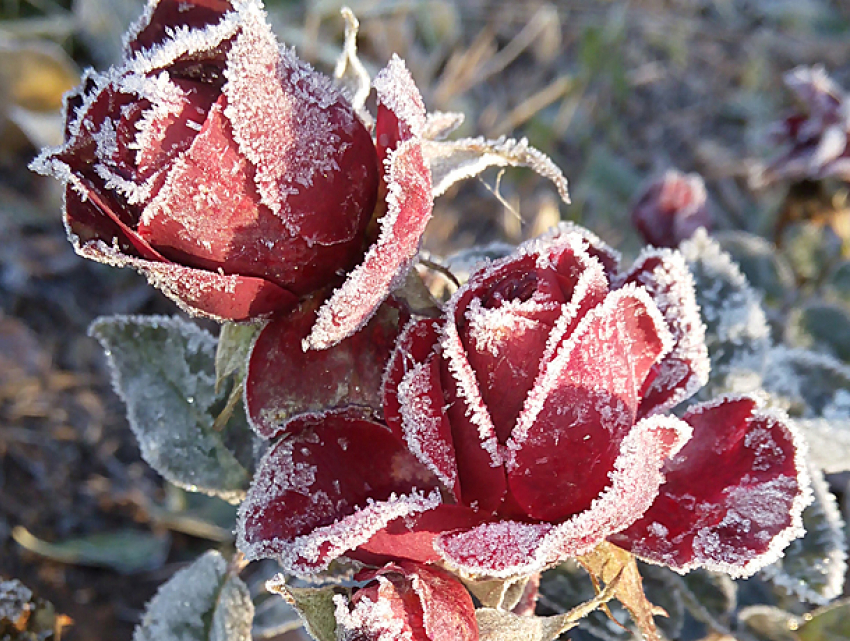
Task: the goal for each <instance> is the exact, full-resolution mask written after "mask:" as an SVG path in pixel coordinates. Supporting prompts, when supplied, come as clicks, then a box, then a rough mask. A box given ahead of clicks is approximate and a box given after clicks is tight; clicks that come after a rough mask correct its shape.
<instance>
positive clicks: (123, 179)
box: [33, 0, 380, 321]
mask: <svg viewBox="0 0 850 641" xmlns="http://www.w3.org/2000/svg"><path fill="white" fill-rule="evenodd" d="M65 117H66V128H65V142H64V143H63V144H62V145H61V146H60V147H58V148H55V149H49V150H46V151H44V152H43V153H42V154H41V156H39V157H38V158H37V159H36V160H35V161H34V162H33V168H34V169H35V170H36V171H39V172H41V173H44V174H50V175H53V176H55V177H57V178H59V179H60V180H62V181H64V182H65V183H66V189H65V210H64V217H65V223H66V227H67V229H68V233H69V236H70V238H71V241H72V243H73V244H74V246H75V248H76V250H77V252H78V253H80V254H81V255H83V256H86V257H88V258H92V259H94V260H98V261H101V262H105V263H108V264H112V265H118V266H132V267H135V268H136V269H138V270H139V271H141V272H142V273H144V274H145V275H146V276H147V277H148V279H149V280H150V281H151V283H152V284H154V285H155V286H157V287H158V288H160V289H161V290H162V291H163V292H165V293H166V294H167V295H168V296H170V297H171V298H173V299H174V300H175V301H177V303H178V304H179V305H181V306H182V307H183V308H184V309H186V310H187V311H189V312H191V313H194V314H200V315H205V316H209V317H212V318H215V319H218V320H236V321H244V320H249V319H253V318H257V317H259V316H264V315H268V314H269V313H270V312H272V311H275V310H279V309H286V308H290V307H292V306H293V305H294V304H295V303H296V302H297V301H298V300H299V299H300V298H302V297H304V296H305V295H307V294H309V293H311V292H314V291H316V290H319V289H322V288H327V287H329V286H336V285H338V284H340V283H341V282H342V280H343V279H344V274H345V273H346V272H348V271H349V270H351V269H352V268H353V267H354V266H355V265H356V264H357V263H358V262H359V261H361V260H362V258H363V256H364V252H365V250H366V248H367V247H368V239H367V226H368V225H369V221H370V219H371V217H372V215H373V212H374V210H375V205H376V201H377V197H378V188H379V182H380V168H379V164H378V150H377V149H376V147H375V144H374V143H373V141H372V138H371V135H370V134H369V132H368V131H367V130H366V129H365V127H364V126H363V124H362V123H361V122H360V120H359V119H358V117H357V116H356V115H355V113H354V111H353V109H352V108H351V106H350V105H349V103H348V102H347V101H346V99H345V98H344V97H343V96H342V94H341V93H340V92H339V91H338V90H337V89H336V88H335V87H334V86H333V84H332V82H331V80H330V78H327V77H325V76H323V75H321V74H319V73H317V72H315V71H314V70H313V69H312V68H310V67H309V66H308V65H307V64H306V63H304V62H302V61H300V60H299V59H298V58H297V57H296V56H295V55H294V53H293V52H292V51H291V50H289V49H286V48H281V47H280V46H279V44H278V43H277V41H276V39H275V37H274V34H273V33H272V31H271V29H270V27H269V25H268V24H267V22H266V18H265V14H264V12H263V10H262V5H261V3H260V2H259V1H258V0H241V1H236V0H234V1H232V2H226V1H223V0H217V1H216V2H199V1H196V2H185V1H183V0H180V1H179V2H178V1H177V0H161V1H160V2H152V3H151V4H150V5H149V7H148V9H147V12H146V13H145V15H144V16H143V17H142V19H141V20H140V22H139V23H138V24H137V25H136V26H135V27H134V28H133V29H132V30H131V32H130V34H128V37H127V40H126V46H125V50H124V59H123V61H122V63H121V64H120V65H119V66H117V67H113V68H110V69H109V70H107V71H106V72H104V73H96V72H94V71H89V72H87V74H86V75H85V77H84V79H83V83H82V85H81V86H80V87H79V88H78V89H77V90H76V91H75V92H72V93H71V94H70V95H68V96H67V98H66V103H65Z"/></svg>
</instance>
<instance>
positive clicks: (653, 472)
mask: <svg viewBox="0 0 850 641" xmlns="http://www.w3.org/2000/svg"><path fill="white" fill-rule="evenodd" d="M708 367H709V365H708V356H707V352H706V347H705V343H704V327H703V325H702V323H701V321H700V318H699V311H698V308H697V305H696V302H695V294H694V289H693V281H692V279H691V276H690V273H689V272H688V270H687V267H686V265H685V262H684V259H683V258H682V256H681V255H680V254H678V253H677V252H674V251H671V250H668V249H651V248H650V249H647V250H645V251H644V252H643V254H642V255H641V256H640V257H639V258H638V260H637V262H636V263H635V265H633V266H632V268H631V269H630V270H629V271H626V272H625V273H621V272H620V271H619V270H618V258H617V256H616V255H615V254H614V253H613V252H612V251H611V250H610V249H609V248H607V247H606V246H605V245H603V244H602V243H601V242H600V241H599V240H598V239H596V238H595V237H593V236H591V235H590V234H589V233H587V232H583V231H580V230H577V229H576V228H572V227H569V226H562V227H561V228H559V229H557V230H556V231H554V232H553V233H551V234H549V235H547V236H545V237H543V238H540V239H537V240H535V241H531V242H529V243H526V244H524V245H521V246H520V247H519V248H518V249H517V251H516V253H515V254H513V255H511V256H508V257H506V258H504V259H502V260H498V261H496V262H494V263H492V264H489V265H486V266H484V267H483V268H481V269H479V270H478V271H477V272H475V273H473V275H472V276H471V277H470V280H469V282H468V283H466V284H465V285H464V286H463V287H461V288H460V289H458V290H457V292H456V293H455V294H454V295H453V296H452V298H451V299H450V301H449V303H448V305H447V308H446V312H445V315H444V317H443V318H441V319H426V320H415V321H412V322H411V323H409V324H408V325H407V327H406V328H405V330H404V331H403V332H402V335H401V336H400V338H399V341H398V344H397V347H396V350H395V353H394V355H393V359H392V360H391V362H390V364H389V366H388V368H387V372H386V375H385V379H384V417H385V422H378V421H375V420H374V419H371V418H370V419H368V420H364V419H361V418H357V417H354V416H352V415H351V414H350V413H349V414H345V413H341V412H331V413H327V414H325V415H324V416H319V415H316V416H313V417H311V418H310V419H304V420H301V421H298V419H296V420H295V421H294V422H293V423H295V424H293V423H290V424H289V426H288V430H289V435H288V437H287V438H284V439H281V440H280V441H279V442H278V443H276V444H275V445H273V446H272V448H271V449H270V450H269V452H268V453H267V455H266V457H265V459H264V460H263V461H262V462H261V464H260V466H259V469H258V472H257V475H256V478H255V479H254V483H253V486H252V487H251V489H250V490H249V492H248V497H247V499H246V501H245V502H244V503H243V505H242V507H241V508H240V517H239V526H238V534H239V546H240V549H242V550H243V551H244V552H245V553H246V555H247V556H248V558H252V559H255V558H262V557H275V558H277V559H279V560H280V562H281V563H282V564H283V565H284V567H285V568H286V569H287V570H288V571H290V572H295V573H311V572H315V571H318V570H321V569H322V568H324V567H326V566H327V564H328V563H329V562H330V561H331V560H333V559H334V558H336V557H338V556H341V555H347V556H349V557H351V558H355V559H358V560H360V561H363V562H366V563H371V564H377V563H382V562H385V561H386V560H388V559H393V558H395V559H399V558H401V559H410V560H415V561H418V562H423V563H427V562H440V563H442V564H444V565H445V566H446V567H448V568H449V569H451V570H453V571H455V572H458V573H460V574H462V575H464V576H472V577H475V576H484V577H495V578H498V577H502V578H506V577H514V576H522V575H528V574H531V573H534V572H538V571H541V570H543V569H545V568H546V567H549V566H550V565H552V564H555V563H558V562H560V561H563V560H564V559H565V558H567V557H573V556H580V555H583V554H587V553H589V552H590V551H591V550H593V549H594V547H596V546H597V545H598V544H599V543H601V542H602V541H604V540H606V539H607V540H610V541H612V542H613V543H615V544H616V545H619V546H620V547H624V548H627V549H629V550H631V551H633V552H634V553H635V554H637V555H639V556H640V557H641V558H643V559H646V560H648V561H652V562H655V563H661V564H664V565H668V566H669V567H671V568H673V569H675V570H677V571H680V572H685V571H687V570H689V569H692V568H696V567H704V568H708V569H712V570H721V571H725V572H728V573H730V574H732V575H733V576H738V577H740V576H748V575H750V574H752V573H753V572H755V571H756V570H757V569H759V568H761V567H763V566H765V565H766V564H768V563H770V562H772V561H774V560H775V559H776V558H778V556H779V555H780V554H781V552H782V550H783V549H784V547H785V546H786V545H787V544H788V543H789V542H790V541H791V540H793V539H794V538H796V537H798V536H799V535H800V534H801V533H802V526H801V516H800V515H801V512H802V510H803V508H804V507H805V505H806V504H807V503H808V501H809V496H810V492H809V488H808V480H807V475H806V473H805V471H804V463H803V454H802V452H801V450H800V449H799V439H798V437H797V436H796V435H795V433H794V432H793V430H792V429H791V428H790V427H789V424H788V422H787V419H785V418H783V417H782V416H778V415H773V414H769V413H766V412H763V411H761V410H759V409H758V408H757V407H756V403H755V402H754V401H753V400H751V399H749V398H732V397H727V398H722V399H719V400H717V401H714V402H711V403H705V404H698V405H693V406H691V407H690V408H689V409H688V410H687V411H686V412H684V413H683V415H682V418H677V417H676V416H672V415H669V414H667V411H668V410H670V409H671V408H673V407H674V406H675V405H678V404H679V403H681V402H682V401H684V400H686V399H688V398H689V397H690V396H692V395H693V394H694V393H695V392H696V391H697V390H698V389H699V388H700V387H701V386H702V385H703V384H705V382H706V380H707V377H708Z"/></svg>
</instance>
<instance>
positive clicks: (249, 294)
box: [81, 252, 298, 323]
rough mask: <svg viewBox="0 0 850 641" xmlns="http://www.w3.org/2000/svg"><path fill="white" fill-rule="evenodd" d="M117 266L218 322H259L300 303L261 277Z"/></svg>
mask: <svg viewBox="0 0 850 641" xmlns="http://www.w3.org/2000/svg"><path fill="white" fill-rule="evenodd" d="M81 253H82V252H81ZM84 255H86V257H88V258H91V257H92V256H89V255H88V254H84ZM96 260H98V259H96ZM101 262H105V261H101ZM114 264H116V265H118V266H122V267H123V266H124V265H131V266H133V267H135V268H136V269H137V270H138V271H139V272H141V273H142V274H144V275H145V276H146V277H147V279H148V282H150V284H151V285H153V286H154V287H156V288H157V289H159V290H160V291H162V293H163V294H165V295H166V296H168V297H169V298H170V299H172V300H173V301H174V302H175V303H177V305H178V306H179V307H180V308H181V309H183V310H185V311H186V312H187V313H189V314H192V315H193V316H205V317H207V318H212V319H213V320H216V321H219V322H223V321H233V322H237V323H238V322H245V321H252V320H257V319H260V318H263V317H264V316H269V315H270V314H271V313H272V312H280V311H282V310H286V309H291V308H292V307H294V306H295V304H296V303H297V302H298V298H297V297H296V296H295V295H293V294H292V293H291V292H289V291H287V290H285V289H282V288H281V287H278V286H277V285H275V284H274V283H272V282H269V281H267V280H264V279H262V278H253V277H251V276H239V275H236V274H234V275H231V276H227V275H222V274H217V273H215V272H206V271H202V270H200V269H193V268H191V267H183V266H182V265H175V264H173V263H155V262H152V261H142V260H132V261H125V262H124V263H123V264H121V262H120V261H118V262H115V263H114Z"/></svg>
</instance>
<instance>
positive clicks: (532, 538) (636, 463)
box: [434, 416, 690, 578]
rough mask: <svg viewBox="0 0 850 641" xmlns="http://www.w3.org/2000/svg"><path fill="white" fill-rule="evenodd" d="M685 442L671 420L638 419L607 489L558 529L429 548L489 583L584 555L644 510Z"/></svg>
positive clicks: (505, 531) (537, 528)
mask: <svg viewBox="0 0 850 641" xmlns="http://www.w3.org/2000/svg"><path fill="white" fill-rule="evenodd" d="M689 436H690V428H689V427H688V426H687V425H686V424H685V423H684V422H683V421H680V420H679V419H676V418H674V417H661V416H653V417H649V418H646V419H643V420H642V421H640V422H639V423H637V425H635V426H634V427H633V428H632V430H631V431H630V432H629V434H628V435H627V436H626V437H625V438H624V439H623V441H622V444H621V447H620V454H619V456H618V458H617V460H616V462H615V463H614V470H613V472H612V474H611V482H610V485H609V486H608V487H607V488H605V489H604V491H602V492H601V493H600V494H599V496H598V497H597V498H596V499H595V500H594V501H593V503H592V505H591V506H590V507H589V508H588V509H586V510H585V511H583V512H580V513H578V514H575V515H573V516H572V517H570V518H568V519H566V520H565V521H564V522H562V523H560V524H558V525H551V524H548V523H519V522H515V521H499V522H494V523H485V524H483V525H480V526H477V527H474V528H471V529H468V530H466V531H460V532H448V533H445V534H443V535H442V536H441V537H440V538H438V539H437V540H436V541H435V543H434V547H435V548H436V549H437V551H438V552H440V554H441V555H442V556H443V559H444V560H445V562H446V563H447V565H448V566H449V567H450V568H452V569H454V570H455V571H458V572H460V573H462V574H464V575H470V576H482V575H483V576H488V577H493V578H508V577H512V576H519V575H523V574H530V573H533V572H539V571H541V570H543V569H544V568H546V567H547V566H549V565H551V564H553V563H556V562H559V561H563V560H564V559H566V558H568V557H572V556H578V555H581V554H587V553H589V552H590V551H591V550H592V549H593V548H594V547H596V546H597V545H598V544H599V543H600V542H601V541H602V540H603V539H605V538H606V537H608V536H609V535H611V534H613V533H614V532H618V531H620V530H622V529H623V528H625V527H627V526H628V525H630V524H631V523H632V522H634V521H635V520H636V519H638V518H639V517H640V516H641V515H642V514H643V513H644V512H645V511H646V510H647V509H648V508H649V506H650V505H651V504H652V502H653V500H654V499H655V496H656V494H657V492H658V487H659V485H660V484H661V482H662V481H663V476H662V475H661V471H660V470H661V465H662V463H663V462H664V460H665V459H667V458H668V457H669V456H672V455H674V454H675V453H676V452H677V451H678V450H679V448H681V447H682V445H683V444H684V442H685V441H687V439H688V437H689Z"/></svg>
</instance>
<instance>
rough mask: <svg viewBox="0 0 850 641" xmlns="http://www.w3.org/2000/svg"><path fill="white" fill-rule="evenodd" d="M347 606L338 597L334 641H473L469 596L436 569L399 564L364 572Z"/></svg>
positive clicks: (474, 625)
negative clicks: (362, 584)
mask: <svg viewBox="0 0 850 641" xmlns="http://www.w3.org/2000/svg"><path fill="white" fill-rule="evenodd" d="M356 578H357V580H358V581H370V582H369V583H368V584H367V585H365V586H363V587H362V588H360V589H359V590H357V591H356V592H355V593H354V595H353V596H352V598H351V602H350V604H347V603H345V601H344V599H343V598H342V597H336V599H337V604H336V621H337V638H339V639H342V640H344V641H348V640H351V641H354V640H355V639H356V640H357V641H383V640H384V639H398V640H401V639H405V640H407V641H477V640H478V624H477V623H476V621H475V606H474V605H473V603H472V598H471V597H470V596H469V592H467V591H466V588H464V587H463V584H462V583H461V582H460V581H458V580H457V578H455V577H454V576H452V575H451V574H449V573H448V572H446V571H445V570H441V569H439V568H437V567H434V566H425V565H420V564H418V563H410V562H405V561H402V562H400V563H391V564H387V565H385V566H384V567H382V568H379V569H377V570H364V571H363V572H361V573H359V574H358V575H357V577H356Z"/></svg>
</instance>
